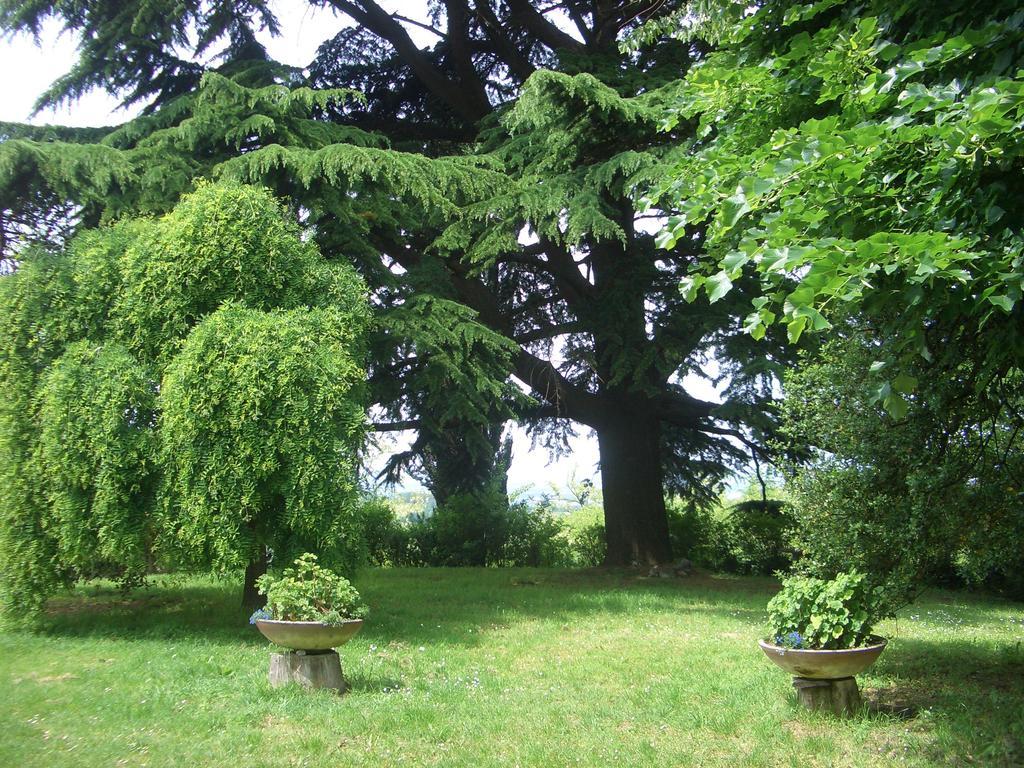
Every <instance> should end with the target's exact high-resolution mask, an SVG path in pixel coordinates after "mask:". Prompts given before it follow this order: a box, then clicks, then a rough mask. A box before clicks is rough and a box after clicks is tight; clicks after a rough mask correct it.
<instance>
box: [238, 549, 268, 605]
mask: <svg viewBox="0 0 1024 768" xmlns="http://www.w3.org/2000/svg"><path fill="white" fill-rule="evenodd" d="M266 572H267V550H266V549H264V550H263V554H261V555H260V556H258V557H257V558H256V559H254V560H251V561H249V564H248V565H247V566H246V567H245V584H244V586H243V587H242V607H243V608H245V609H246V610H249V611H255V610H256V609H257V608H262V607H263V606H264V605H265V604H266V601H265V600H264V599H263V596H262V595H261V594H260V593H259V592H258V591H257V589H256V579H258V578H259V577H260V576H262V575H263V574H264V573H266Z"/></svg>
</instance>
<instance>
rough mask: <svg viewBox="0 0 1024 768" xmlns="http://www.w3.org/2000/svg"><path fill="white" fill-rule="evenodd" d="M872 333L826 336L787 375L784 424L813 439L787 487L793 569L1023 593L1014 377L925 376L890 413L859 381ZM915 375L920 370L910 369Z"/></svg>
mask: <svg viewBox="0 0 1024 768" xmlns="http://www.w3.org/2000/svg"><path fill="white" fill-rule="evenodd" d="M875 349H876V345H875V340H874V339H873V338H865V337H864V335H860V334H855V335H851V336H850V337H849V338H848V339H846V340H842V341H835V342H833V343H831V344H829V345H828V346H827V347H826V348H825V349H824V351H823V353H822V354H821V355H818V356H816V357H815V358H814V359H813V360H809V361H808V363H807V364H806V365H804V366H802V367H801V369H800V370H799V371H798V372H797V373H796V374H795V375H794V376H792V377H791V378H790V380H789V382H788V384H787V388H788V396H787V399H786V403H785V417H786V424H787V427H786V429H787V431H788V432H789V433H790V436H791V438H792V439H793V440H794V441H796V442H801V443H805V444H811V445H814V446H816V449H815V452H814V453H813V455H812V457H811V459H810V461H809V462H807V463H805V464H803V465H800V466H796V467H794V468H793V469H794V474H793V476H792V477H791V479H790V482H789V483H788V489H789V492H790V494H791V497H792V501H793V505H794V509H795V513H796V518H797V520H798V521H799V525H798V528H797V544H798V547H799V549H800V550H802V552H803V558H802V560H801V562H800V567H801V568H803V569H805V570H811V571H814V572H815V573H818V574H819V575H830V574H832V573H835V572H836V571H839V570H845V569H848V568H850V567H854V568H857V569H858V570H862V571H866V572H868V573H871V574H874V575H876V576H882V575H884V576H886V577H888V578H889V579H890V580H891V582H892V583H893V585H894V586H896V585H899V588H900V589H901V590H903V591H904V592H905V593H910V592H913V591H914V590H915V589H916V585H920V584H922V583H935V582H939V583H943V582H945V583H950V582H954V583H955V582H963V581H966V582H969V583H975V584H980V583H985V582H987V583H988V584H989V585H990V586H993V587H999V588H1005V589H1009V590H1011V591H1013V592H1015V593H1016V594H1018V595H1020V594H1024V591H1022V590H1024V584H1022V582H1021V578H1020V573H1021V568H1022V566H1024V555H1022V550H1021V545H1020V543H1021V541H1024V504H1022V498H1024V497H1022V495H1021V488H1022V486H1021V478H1022V477H1024V451H1022V448H1021V445H1020V443H1019V442H1018V441H1017V439H1016V437H1017V434H1016V431H1017V422H1016V421H1015V420H1011V419H1010V418H1008V417H1009V415H1010V414H1012V413H1013V412H1014V411H1017V412H1019V410H1020V408H1021V400H1020V393H1019V384H1018V383H1016V381H1017V380H1016V379H1013V380H1010V381H1007V382H1005V383H1004V384H1003V385H1002V386H1000V387H999V388H998V390H996V391H997V392H998V396H999V399H1000V402H1001V405H1000V407H998V408H995V409H993V408H992V402H991V400H990V395H991V393H989V392H985V391H982V392H978V391H977V390H976V389H975V388H974V386H973V384H972V381H971V377H970V375H969V374H970V369H969V368H966V367H965V368H962V369H960V370H958V371H954V372H952V373H951V375H950V376H949V378H947V379H945V380H940V381H929V380H928V379H927V377H926V374H925V372H923V371H922V372H921V374H920V379H921V381H922V382H926V383H924V384H923V385H922V386H921V387H920V388H919V391H918V393H917V395H916V396H915V397H914V398H913V400H912V402H911V404H910V408H909V410H908V413H907V414H906V415H905V416H904V417H903V418H901V419H899V420H895V419H893V418H892V417H891V416H890V415H889V414H888V413H886V411H885V410H884V408H883V407H882V405H881V404H880V403H878V402H877V401H874V400H873V398H872V395H871V393H870V392H869V391H867V389H866V388H865V387H864V386H863V382H864V381H865V379H867V378H869V377H870V372H869V369H870V367H871V365H872V360H873V359H874V354H875ZM915 373H916V371H915Z"/></svg>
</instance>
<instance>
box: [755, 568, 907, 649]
mask: <svg viewBox="0 0 1024 768" xmlns="http://www.w3.org/2000/svg"><path fill="white" fill-rule="evenodd" d="M893 612H894V611H893V606H892V605H891V603H889V602H887V597H886V594H885V590H884V589H883V588H882V587H878V586H875V585H873V584H872V583H871V581H870V580H869V579H868V578H867V577H866V576H865V575H864V574H863V573H858V572H857V571H850V572H849V573H847V572H840V573H837V574H836V575H835V577H834V578H832V579H830V580H824V579H815V578H813V577H807V576H790V577H789V578H788V579H786V580H785V581H783V583H782V589H781V590H780V591H779V593H778V594H777V595H775V597H773V598H772V599H771V600H770V601H769V602H768V628H769V633H768V639H769V640H770V641H772V642H775V643H778V644H779V645H785V646H787V647H791V648H808V649H811V650H836V649H839V648H856V647H858V646H862V645H868V644H870V641H871V632H872V630H873V629H874V627H875V624H877V623H878V622H879V621H881V620H882V619H885V618H888V617H889V616H891V615H893Z"/></svg>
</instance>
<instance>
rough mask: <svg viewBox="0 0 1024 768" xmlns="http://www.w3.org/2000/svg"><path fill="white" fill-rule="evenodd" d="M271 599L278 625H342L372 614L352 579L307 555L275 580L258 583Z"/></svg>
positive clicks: (267, 577) (267, 578) (269, 608)
mask: <svg viewBox="0 0 1024 768" xmlns="http://www.w3.org/2000/svg"><path fill="white" fill-rule="evenodd" d="M256 585H257V587H258V588H259V591H260V594H261V595H266V597H267V608H266V610H267V611H268V612H269V613H270V616H271V617H272V618H274V619H275V620H277V621H321V622H323V623H324V624H333V625H337V624H341V623H342V622H344V621H345V620H346V619H362V618H365V617H366V615H367V613H368V610H367V608H366V605H365V604H364V603H363V601H362V598H360V596H359V592H357V591H356V589H355V587H353V586H352V585H351V584H350V583H349V581H348V579H346V578H344V577H343V576H339V575H338V574H336V573H334V572H333V571H331V570H329V569H327V568H324V567H323V566H322V565H320V564H319V563H317V558H316V555H312V554H310V553H308V552H307V553H306V554H304V555H302V556H300V557H299V558H298V559H296V561H295V564H294V565H293V566H292V567H291V568H285V569H284V570H283V571H282V572H281V575H280V576H278V577H276V578H275V577H274V576H272V575H270V574H269V573H266V574H263V575H262V576H260V578H259V579H257V580H256Z"/></svg>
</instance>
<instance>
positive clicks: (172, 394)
mask: <svg viewBox="0 0 1024 768" xmlns="http://www.w3.org/2000/svg"><path fill="white" fill-rule="evenodd" d="M349 333H350V329H349V326H348V322H347V319H346V318H345V316H344V315H338V314H336V313H334V312H333V311H331V310H327V309H312V310H286V311H276V312H260V311H257V310H252V309H246V308H244V307H241V306H238V305H229V306H226V307H224V308H222V309H220V310H218V311H217V312H215V313H213V314H212V315H210V316H209V317H208V318H206V319H205V320H203V322H202V323H200V324H199V325H198V326H196V328H195V329H194V330H193V331H192V333H191V334H189V337H188V339H187V340H186V342H185V344H184V346H183V347H182V349H181V351H180V352H179V353H178V354H177V355H176V356H175V358H174V360H173V361H172V363H171V365H170V367H169V368H168V371H167V374H166V375H165V377H164V380H163V385H162V387H161V392H160V397H159V405H160V407H161V418H160V426H159V429H160V436H161V441H162V459H163V465H164V468H165V476H164V488H163V499H164V506H165V507H166V509H165V513H166V514H167V518H168V519H169V520H170V521H173V539H174V542H175V543H176V545H177V548H178V550H179V554H178V557H179V559H180V560H182V561H184V562H186V563H194V564H195V565H198V566H213V567H215V568H217V569H226V568H237V567H240V566H243V565H245V564H246V563H247V562H248V561H250V560H253V559H255V558H256V557H257V556H258V555H259V554H260V553H262V551H263V548H264V547H270V548H271V549H272V550H274V552H275V553H276V554H277V556H278V557H284V558H290V557H292V556H294V555H295V554H296V553H297V552H302V551H304V550H308V549H312V548H313V547H316V548H317V551H319V552H320V553H321V555H323V556H327V555H330V556H331V557H332V562H331V564H332V565H337V566H340V567H342V568H343V569H344V570H346V571H349V572H350V571H352V570H353V569H354V568H355V567H356V566H357V564H359V563H360V562H363V561H364V559H365V551H364V550H363V544H362V531H361V530H360V526H359V521H358V519H357V517H356V513H357V505H358V489H357V475H356V470H357V465H358V459H359V449H360V447H361V446H362V442H363V436H364V432H365V428H366V427H365V412H364V410H363V401H364V387H365V371H364V369H363V367H362V361H361V360H358V359H356V358H355V357H354V356H353V355H352V354H351V351H350V350H349V349H348V348H347V346H346V344H345V339H347V338H348V336H349Z"/></svg>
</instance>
